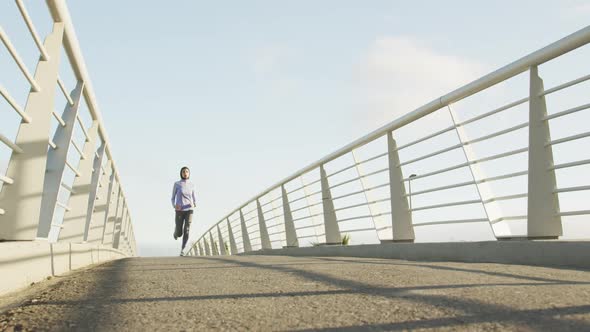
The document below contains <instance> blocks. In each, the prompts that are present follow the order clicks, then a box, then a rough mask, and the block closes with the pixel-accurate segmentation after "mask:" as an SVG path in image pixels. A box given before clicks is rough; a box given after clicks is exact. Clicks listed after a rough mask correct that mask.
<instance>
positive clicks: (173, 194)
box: [172, 183, 177, 209]
mask: <svg viewBox="0 0 590 332" xmlns="http://www.w3.org/2000/svg"><path fill="white" fill-rule="evenodd" d="M176 190H177V189H176V183H175V184H174V185H173V186H172V207H173V208H174V209H176V204H175V203H176V202H175V199H176Z"/></svg>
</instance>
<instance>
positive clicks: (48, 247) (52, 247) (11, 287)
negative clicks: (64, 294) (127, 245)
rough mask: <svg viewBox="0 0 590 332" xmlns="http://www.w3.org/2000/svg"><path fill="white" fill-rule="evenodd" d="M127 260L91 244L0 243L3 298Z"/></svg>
mask: <svg viewBox="0 0 590 332" xmlns="http://www.w3.org/2000/svg"><path fill="white" fill-rule="evenodd" d="M124 257H127V254H125V253H124V252H122V251H119V250H117V249H113V248H110V247H106V246H102V245H98V244H91V243H53V244H50V243H49V242H47V241H11V242H0V276H1V278H2V282H1V283H0V295H2V294H6V293H9V292H13V291H16V290H19V289H21V288H24V287H28V286H29V285H30V284H31V283H32V282H38V281H41V280H43V279H45V278H47V277H49V276H58V275H60V274H63V273H65V272H69V271H72V270H75V269H78V268H81V267H85V266H88V265H91V264H95V263H99V262H105V261H110V260H114V259H120V258H124Z"/></svg>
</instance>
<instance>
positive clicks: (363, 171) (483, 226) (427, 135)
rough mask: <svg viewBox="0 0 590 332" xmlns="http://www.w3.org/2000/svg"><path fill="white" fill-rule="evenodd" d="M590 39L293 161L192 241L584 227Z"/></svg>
mask: <svg viewBox="0 0 590 332" xmlns="http://www.w3.org/2000/svg"><path fill="white" fill-rule="evenodd" d="M589 42H590V27H586V28H584V29H582V30H579V31H577V32H575V33H573V34H571V35H569V36H567V37H565V38H563V39H561V40H558V41H556V42H554V43H552V44H550V45H548V46H546V47H544V48H542V49H540V50H538V51H536V52H533V53H531V54H529V55H527V56H525V57H523V58H521V59H519V60H517V61H515V62H513V63H511V64H509V65H507V66H504V67H502V68H500V69H498V70H496V71H494V72H492V73H490V74H488V75H485V76H483V77H481V78H480V79H477V80H475V81H473V82H471V83H469V84H467V85H465V86H462V87H460V88H458V89H456V90H454V91H452V92H450V93H448V94H446V95H444V96H441V97H439V98H436V99H434V100H433V101H431V102H429V103H427V104H425V105H424V106H422V107H420V108H418V109H416V110H414V111H412V112H409V113H407V114H406V115H404V116H402V117H400V118H398V119H396V120H394V121H392V122H390V123H388V124H386V125H384V126H383V127H381V128H379V129H377V130H375V131H373V132H371V133H369V134H368V135H366V136H364V137H362V138H360V139H358V140H356V141H354V142H352V143H350V144H348V145H346V146H344V147H343V148H341V149H339V150H337V151H335V152H333V153H331V154H329V155H327V156H325V157H324V158H322V159H320V160H318V161H317V162H315V163H312V164H310V165H308V166H307V167H304V168H303V169H301V170H300V171H298V172H295V173H294V174H292V175H290V176H288V177H286V178H285V179H283V180H281V181H279V182H278V183H276V184H274V185H272V186H271V187H269V188H268V189H266V190H264V191H262V192H261V193H260V194H258V195H256V196H254V197H253V198H252V199H250V200H248V201H246V202H245V203H244V204H242V205H241V206H239V207H238V208H236V209H235V210H233V211H231V212H230V213H229V214H228V215H226V216H225V217H223V218H221V220H219V222H217V223H216V224H214V225H213V226H212V227H211V228H210V229H209V230H207V231H206V232H205V233H204V234H202V235H201V236H200V237H199V239H198V240H197V241H196V242H195V243H194V246H193V247H192V248H191V254H193V255H226V254H238V253H248V252H253V251H261V252H269V251H268V250H269V249H280V248H289V247H306V246H308V247H309V246H318V245H326V244H341V243H342V241H343V238H345V237H346V238H349V236H350V237H351V238H352V242H351V243H354V239H363V241H366V242H370V241H373V242H374V243H379V242H381V243H386V242H453V241H457V242H458V241H470V242H471V241H473V242H475V241H496V240H507V239H520V240H526V241H528V240H533V239H581V238H590V221H589V220H588V215H590V149H589V148H588V147H589V146H590V145H589V141H588V137H590V131H589V130H588V127H589V123H590V122H589V121H590V116H589V114H588V110H589V109H590V93H589V92H590V67H589V66H588V59H589V58H590V49H589V48H588V47H587V46H586V47H584V46H585V45H587V44H588V43H589ZM432 79H433V80H436V77H433V78H432ZM269 167H270V166H269ZM345 235H346V236H345ZM367 239H368V240H367ZM363 241H358V242H359V243H360V242H363ZM527 248H528V247H527ZM584 248H585V247H584ZM334 250H335V249H334ZM281 252H283V251H281ZM310 252H311V251H310Z"/></svg>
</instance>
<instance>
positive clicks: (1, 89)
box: [0, 85, 32, 123]
mask: <svg viewBox="0 0 590 332" xmlns="http://www.w3.org/2000/svg"><path fill="white" fill-rule="evenodd" d="M0 95H2V97H4V99H5V100H6V101H7V102H8V104H10V106H12V109H13V110H14V111H15V112H16V113H17V114H18V115H20V117H21V119H22V120H23V122H24V123H31V120H32V119H31V117H30V116H29V115H28V114H27V113H25V112H24V111H23V109H22V107H20V105H19V104H18V103H17V102H16V100H14V98H12V96H11V95H10V94H9V93H8V91H6V89H5V88H4V87H3V86H2V85H0Z"/></svg>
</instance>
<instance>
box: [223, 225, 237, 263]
mask: <svg viewBox="0 0 590 332" xmlns="http://www.w3.org/2000/svg"><path fill="white" fill-rule="evenodd" d="M225 221H226V222H227V233H228V235H229V246H230V249H231V254H232V255H237V254H238V246H237V245H236V238H235V237H234V232H233V231H232V228H231V223H230V222H229V217H227V218H226V219H225Z"/></svg>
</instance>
